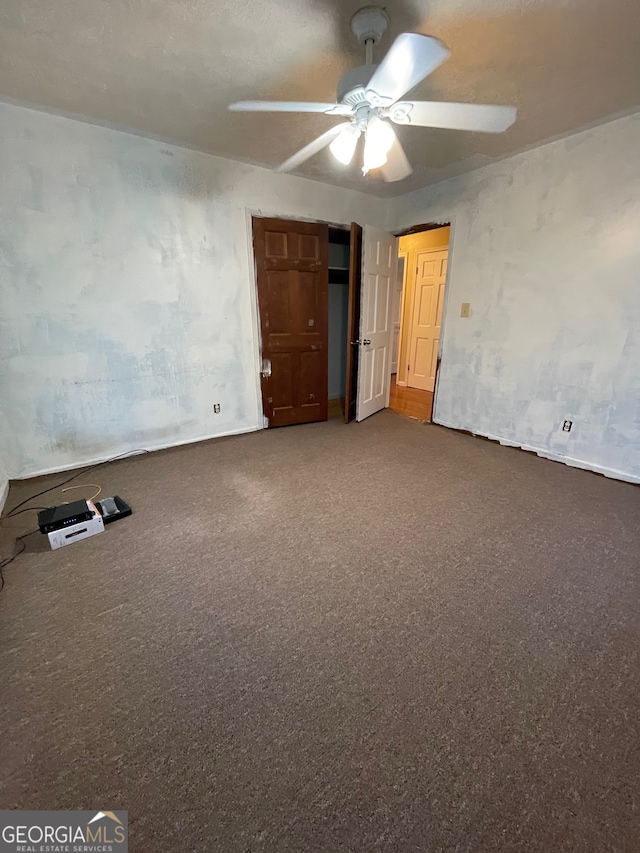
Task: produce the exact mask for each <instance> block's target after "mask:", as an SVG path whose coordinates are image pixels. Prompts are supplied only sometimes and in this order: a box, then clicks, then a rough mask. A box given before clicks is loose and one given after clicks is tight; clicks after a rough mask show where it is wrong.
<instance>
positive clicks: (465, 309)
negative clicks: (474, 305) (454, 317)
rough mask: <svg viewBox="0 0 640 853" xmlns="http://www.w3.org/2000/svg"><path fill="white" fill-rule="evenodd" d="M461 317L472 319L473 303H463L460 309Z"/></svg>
mask: <svg viewBox="0 0 640 853" xmlns="http://www.w3.org/2000/svg"><path fill="white" fill-rule="evenodd" d="M460 316H461V317H470V316H471V303H470V302H463V303H462V305H461V307H460Z"/></svg>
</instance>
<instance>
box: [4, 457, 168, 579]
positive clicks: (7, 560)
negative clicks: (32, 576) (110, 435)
mask: <svg viewBox="0 0 640 853" xmlns="http://www.w3.org/2000/svg"><path fill="white" fill-rule="evenodd" d="M150 452H151V451H150V450H128V451H127V452H126V453H120V454H119V455H118V456H112V457H111V459H105V460H104V462H98V463H97V464H96V465H92V466H91V467H90V468H83V469H82V470H81V471H78V473H77V474H74V475H73V476H72V477H69V478H68V479H67V480H63V481H62V483H58V484H57V485H55V486H49V488H48V489H43V490H42V491H41V492H36V494H35V495H31V496H30V497H28V498H25V499H24V500H23V501H20V503H17V504H16V505H15V506H14V507H13V509H10V510H9V512H7V513H6V514H5V515H3V516H2V519H0V521H3V520H4V519H5V518H14V517H15V516H16V515H21V514H22V513H23V512H30V511H31V510H41V509H47V507H41V506H28V507H26V508H25V509H20V507H23V506H24V505H25V504H27V503H29V501H33V500H35V499H36V498H39V497H40V496H41V495H46V494H47V493H48V492H53V491H54V490H55V489H61V488H62V486H66V485H67V483H70V482H71V481H72V480H75V479H76V478H77V477H82V476H84V475H85V474H88V473H89V472H90V471H95V469H96V468H100V467H101V466H102V465H109V463H110V462H116V461H117V460H118V459H126V458H127V457H128V456H140V455H141V454H142V453H150ZM38 532H39V528H36V529H35V530H30V531H29V532H28V533H23V534H22V535H21V536H16V545H18V544H20V545H22V547H18V550H17V551H16V552H15V553H14V554H12V555H11V556H10V557H5V558H4V560H0V592H1V591H2V589H3V587H4V574H3V573H2V570H3V569H4V567H5V566H8V565H9V563H12V562H13V561H14V560H15V558H16V557H19V556H20V554H22V552H23V551H24V550H25V548H26V547H27V546H26V543H25V541H24V540H25V539H26V538H27V536H31V534H33V533H38Z"/></svg>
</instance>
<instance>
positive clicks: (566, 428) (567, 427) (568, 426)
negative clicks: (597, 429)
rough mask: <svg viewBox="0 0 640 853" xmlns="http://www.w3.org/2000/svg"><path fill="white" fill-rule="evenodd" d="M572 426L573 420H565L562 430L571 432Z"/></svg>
mask: <svg viewBox="0 0 640 853" xmlns="http://www.w3.org/2000/svg"><path fill="white" fill-rule="evenodd" d="M572 426H573V421H565V422H564V423H563V424H562V431H563V432H571V427H572Z"/></svg>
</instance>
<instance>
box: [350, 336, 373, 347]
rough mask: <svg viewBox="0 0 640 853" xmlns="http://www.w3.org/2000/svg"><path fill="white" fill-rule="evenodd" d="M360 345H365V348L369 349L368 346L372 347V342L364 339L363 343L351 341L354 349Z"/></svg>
mask: <svg viewBox="0 0 640 853" xmlns="http://www.w3.org/2000/svg"><path fill="white" fill-rule="evenodd" d="M360 344H362V345H363V346H365V347H368V346H370V345H371V341H370V340H369V338H364V339H363V340H361V341H351V346H352V347H357V346H359V345H360Z"/></svg>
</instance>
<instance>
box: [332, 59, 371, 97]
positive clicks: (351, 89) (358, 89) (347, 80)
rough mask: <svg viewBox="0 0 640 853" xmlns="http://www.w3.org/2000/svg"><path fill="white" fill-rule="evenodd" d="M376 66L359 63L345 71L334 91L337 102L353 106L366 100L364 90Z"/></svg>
mask: <svg viewBox="0 0 640 853" xmlns="http://www.w3.org/2000/svg"><path fill="white" fill-rule="evenodd" d="M377 67H378V66H377V65H359V66H358V67H357V68H351V69H350V70H349V71H347V73H346V74H344V75H343V76H342V77H341V78H340V80H339V81H338V88H337V93H336V100H337V101H338V103H339V104H350V105H351V106H354V107H356V106H358V104H362V103H364V102H365V101H366V100H367V98H366V95H365V90H366V88H367V86H368V84H369V80H371V78H372V77H373V72H374V71H375V70H376V68H377Z"/></svg>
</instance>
